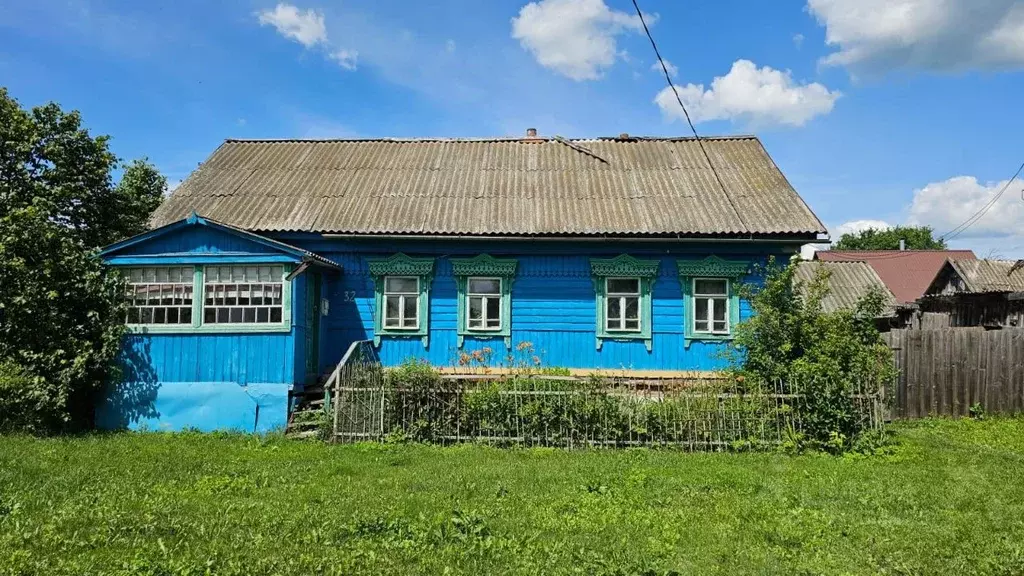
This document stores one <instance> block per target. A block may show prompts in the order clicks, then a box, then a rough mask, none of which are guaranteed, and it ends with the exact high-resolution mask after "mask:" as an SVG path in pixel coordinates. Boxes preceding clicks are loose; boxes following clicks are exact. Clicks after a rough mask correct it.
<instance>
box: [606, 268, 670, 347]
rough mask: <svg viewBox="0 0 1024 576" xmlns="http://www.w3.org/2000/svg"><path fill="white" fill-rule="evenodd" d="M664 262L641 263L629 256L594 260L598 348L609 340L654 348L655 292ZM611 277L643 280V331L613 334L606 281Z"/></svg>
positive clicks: (641, 314) (641, 298)
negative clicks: (653, 304)
mask: <svg viewBox="0 0 1024 576" xmlns="http://www.w3.org/2000/svg"><path fill="white" fill-rule="evenodd" d="M660 264H661V261H660V260H638V259H636V258H634V257H632V256H630V255H628V254H622V255H619V256H616V257H615V258H609V259H602V258H591V259H590V273H591V276H592V278H593V281H594V292H595V302H596V306H597V349H598V350H600V349H601V346H602V345H603V344H604V341H605V340H642V341H643V342H644V345H645V346H646V347H647V351H648V352H650V351H651V350H652V349H653V344H654V342H653V340H652V337H651V320H652V313H651V308H652V306H651V291H652V287H653V286H654V279H655V277H657V275H658V266H659V265H660ZM608 278H627V279H631V278H636V279H638V280H639V281H640V301H639V305H640V330H638V331H636V332H619V331H609V330H608V324H607V318H606V315H607V312H606V310H607V308H606V306H607V304H606V303H605V300H606V296H607V294H606V287H607V283H606V280H607V279H608Z"/></svg>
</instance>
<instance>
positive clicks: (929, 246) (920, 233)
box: [834, 226, 946, 250]
mask: <svg viewBox="0 0 1024 576" xmlns="http://www.w3.org/2000/svg"><path fill="white" fill-rule="evenodd" d="M933 232H934V231H933V230H932V229H931V227H929V226H894V227H892V228H885V229H876V228H868V229H867V230H862V231H860V232H858V233H857V234H843V235H842V237H840V238H839V242H836V244H835V246H834V248H835V249H836V250H899V248H900V240H903V241H904V243H905V247H906V249H907V250H945V249H946V241H945V240H943V239H942V238H939V239H935V238H934V237H933V236H932V233H933Z"/></svg>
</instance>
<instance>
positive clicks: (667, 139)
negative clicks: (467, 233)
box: [224, 134, 760, 144]
mask: <svg viewBox="0 0 1024 576" xmlns="http://www.w3.org/2000/svg"><path fill="white" fill-rule="evenodd" d="M559 139H562V140H568V141H569V142H616V143H621V144H631V143H635V142H689V141H696V140H697V139H696V138H694V137H693V136H633V135H630V136H629V138H627V139H623V138H620V137H618V136H588V137H579V138H569V137H563V136H557V135H556V136H537V137H534V138H523V137H519V136H480V137H443V136H441V137H431V136H423V137H408V138H403V137H367V138H225V139H224V142H225V143H239V144H283V143H319V142H393V143H397V144H416V143H424V142H454V143H460V144H462V143H465V144H478V143H488V142H523V143H528V144H533V143H536V142H557V141H558V140H559ZM700 139H701V140H712V141H716V140H720V141H729V140H760V139H759V138H758V136H756V135H754V134H734V135H722V136H701V137H700Z"/></svg>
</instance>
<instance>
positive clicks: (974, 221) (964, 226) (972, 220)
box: [939, 163, 1024, 240]
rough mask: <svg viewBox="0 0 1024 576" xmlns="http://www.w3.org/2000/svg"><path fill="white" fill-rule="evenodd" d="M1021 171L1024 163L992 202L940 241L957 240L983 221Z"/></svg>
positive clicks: (1023, 169)
mask: <svg viewBox="0 0 1024 576" xmlns="http://www.w3.org/2000/svg"><path fill="white" fill-rule="evenodd" d="M1021 171H1024V163H1022V164H1021V165H1020V167H1019V168H1017V171H1016V172H1014V173H1013V176H1011V177H1010V179H1009V180H1007V181H1006V185H1005V186H1003V187H1002V189H1001V190H999V192H997V193H996V195H995V196H993V197H992V199H991V200H989V201H988V202H986V203H985V205H984V206H982V207H981V209H980V210H978V211H977V212H975V213H974V215H972V216H971V217H970V218H968V219H967V220H964V221H963V222H962V223H961V224H960V225H959V226H957V227H956V228H953V229H952V230H950V231H949V232H946V233H945V234H943V235H942V236H939V240H950V239H953V238H956V237H957V236H959V235H960V234H961V233H963V232H964V231H965V230H967V229H968V228H970V227H971V226H974V225H975V224H977V222H978V220H981V218H982V217H983V216H984V215H985V214H986V213H987V212H988V211H989V210H991V209H992V207H993V206H995V204H996V202H998V201H999V198H1001V197H1002V196H1003V194H1005V193H1006V191H1007V190H1009V188H1010V184H1013V181H1014V180H1016V179H1017V176H1020V173H1021Z"/></svg>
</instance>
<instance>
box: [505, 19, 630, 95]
mask: <svg viewBox="0 0 1024 576" xmlns="http://www.w3.org/2000/svg"><path fill="white" fill-rule="evenodd" d="M641 29H642V26H641V24H640V18H639V17H638V16H634V15H632V14H628V13H626V12H619V11H615V10H612V9H610V8H608V6H607V5H606V4H605V3H604V0H539V1H537V2H530V3H529V4H527V5H526V6H523V8H522V9H521V10H520V11H519V16H517V17H515V18H512V37H513V38H515V39H516V40H519V43H520V44H522V46H523V48H525V49H526V50H528V51H529V52H530V53H532V54H533V56H534V57H535V58H536V59H537V62H539V63H540V65H541V66H544V67H545V68H550V69H552V70H554V71H555V72H558V73H559V74H562V75H564V76H567V77H569V78H571V79H573V80H577V81H579V80H596V79H598V78H600V77H601V76H602V75H603V73H604V70H606V69H608V68H610V67H611V66H612V65H613V64H615V60H616V59H617V58H621V57H622V54H621V53H620V52H619V51H618V49H617V46H616V36H618V35H619V34H623V33H625V32H635V31H638V30H641Z"/></svg>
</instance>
